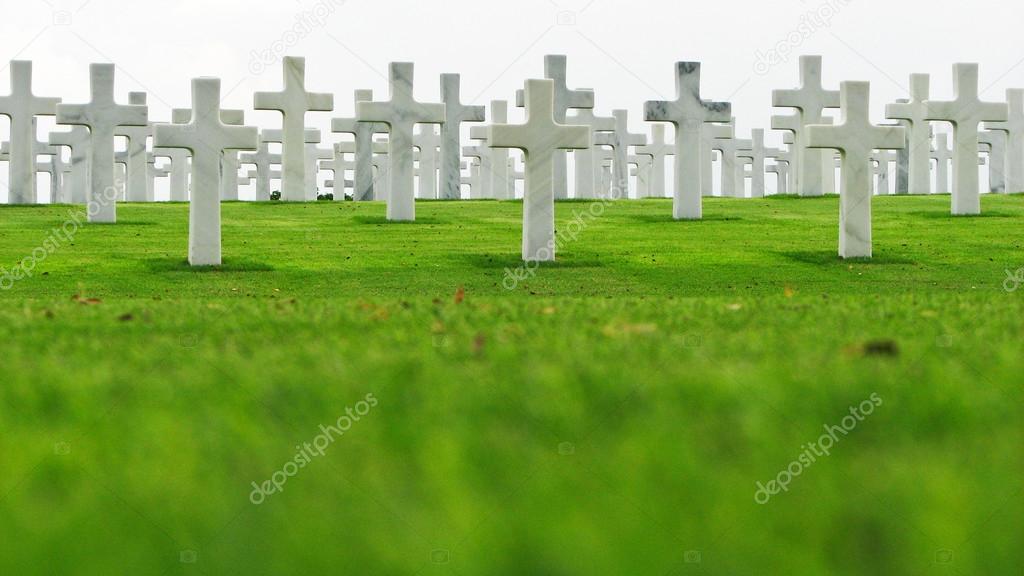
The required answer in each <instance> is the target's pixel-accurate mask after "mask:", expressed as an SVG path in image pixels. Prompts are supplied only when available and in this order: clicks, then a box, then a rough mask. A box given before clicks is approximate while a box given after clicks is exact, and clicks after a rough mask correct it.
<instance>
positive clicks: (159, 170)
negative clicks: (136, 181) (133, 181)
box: [146, 154, 171, 199]
mask: <svg viewBox="0 0 1024 576" xmlns="http://www.w3.org/2000/svg"><path fill="white" fill-rule="evenodd" d="M156 159H157V156H156V155H155V154H151V155H150V157H149V162H147V163H146V170H147V172H146V180H147V184H146V185H147V187H148V190H147V191H146V195H147V196H148V197H150V198H154V199H155V198H156V179H157V178H166V177H167V176H170V174H171V168H170V166H169V165H167V164H164V165H160V166H157V164H156Z"/></svg>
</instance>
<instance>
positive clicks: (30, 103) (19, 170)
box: [0, 60, 113, 204]
mask: <svg viewBox="0 0 1024 576" xmlns="http://www.w3.org/2000/svg"><path fill="white" fill-rule="evenodd" d="M10 66H11V94H10V95H9V96H3V97H0V114H2V115H4V116H7V117H8V118H10V120H11V124H10V126H11V132H10V133H11V140H10V160H9V163H8V170H9V171H10V175H9V179H8V190H9V193H8V194H9V197H8V203H10V204H34V203H35V202H36V201H37V199H36V176H35V168H36V160H35V156H33V155H32V146H33V142H35V141H36V133H35V132H34V131H33V126H35V124H34V120H35V117H36V116H53V115H55V114H56V113H57V104H59V103H60V98H41V97H39V96H35V95H33V94H32V62H29V61H25V60H11V64H10ZM111 147H113V143H111Z"/></svg>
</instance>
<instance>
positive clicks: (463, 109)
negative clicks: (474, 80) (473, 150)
mask: <svg viewBox="0 0 1024 576" xmlns="http://www.w3.org/2000/svg"><path fill="white" fill-rule="evenodd" d="M461 83H462V80H461V77H460V76H459V75H458V74H442V75H441V101H442V102H443V103H444V104H443V105H444V124H442V125H441V177H440V178H441V199H442V200H458V199H459V198H461V197H462V171H461V169H460V166H461V165H462V164H461V163H462V124H463V123H464V122H483V121H484V120H486V116H485V110H484V107H483V106H466V105H465V104H463V103H462V101H461V98H462V97H461V94H460V92H461Z"/></svg>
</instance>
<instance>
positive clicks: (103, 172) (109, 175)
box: [57, 64, 149, 223]
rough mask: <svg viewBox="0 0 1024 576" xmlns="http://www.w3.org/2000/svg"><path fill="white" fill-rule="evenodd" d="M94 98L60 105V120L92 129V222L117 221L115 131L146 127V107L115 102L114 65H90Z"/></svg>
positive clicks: (59, 121)
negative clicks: (124, 128)
mask: <svg viewBox="0 0 1024 576" xmlns="http://www.w3.org/2000/svg"><path fill="white" fill-rule="evenodd" d="M89 72H90V77H91V84H92V88H91V91H92V101H91V102H89V103H88V104H58V105H57V123H58V124H72V125H80V126H86V127H87V128H89V136H90V138H89V150H90V152H91V159H90V163H89V182H90V186H89V204H90V207H89V210H88V211H87V214H88V218H89V221H90V222H104V223H113V222H116V221H117V202H116V195H115V190H116V189H115V187H114V132H115V131H116V130H117V127H118V126H145V125H146V122H147V117H148V115H149V109H148V108H147V107H146V106H138V105H127V106H123V105H119V104H117V103H116V102H115V101H114V65H113V64H92V65H90V66H89Z"/></svg>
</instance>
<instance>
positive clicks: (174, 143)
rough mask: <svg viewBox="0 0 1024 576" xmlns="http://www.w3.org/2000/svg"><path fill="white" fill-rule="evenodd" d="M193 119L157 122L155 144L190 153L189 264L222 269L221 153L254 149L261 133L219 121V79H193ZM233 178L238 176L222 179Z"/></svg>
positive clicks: (228, 176) (227, 176)
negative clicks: (185, 121)
mask: <svg viewBox="0 0 1024 576" xmlns="http://www.w3.org/2000/svg"><path fill="white" fill-rule="evenodd" d="M192 110H193V113H192V121H191V122H189V123H188V124H158V125H157V126H156V133H155V135H154V138H153V144H154V146H156V147H159V148H185V149H187V150H190V151H191V152H192V200H191V202H190V203H189V229H188V236H189V246H188V261H189V264H191V265H192V266H220V264H221V232H220V179H221V159H222V157H223V152H224V151H225V150H255V149H256V148H257V146H258V145H259V131H258V130H257V129H256V128H254V127H249V126H228V125H226V124H224V123H223V122H222V121H221V110H220V79H218V78H197V79H195V80H193V81H192ZM224 177H226V178H231V179H233V180H237V178H238V175H237V174H230V175H224Z"/></svg>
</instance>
